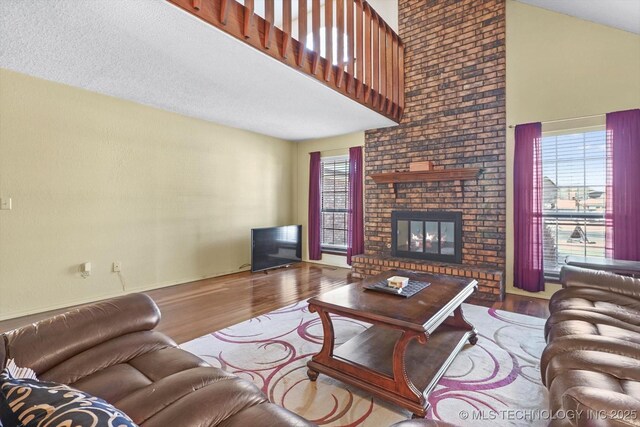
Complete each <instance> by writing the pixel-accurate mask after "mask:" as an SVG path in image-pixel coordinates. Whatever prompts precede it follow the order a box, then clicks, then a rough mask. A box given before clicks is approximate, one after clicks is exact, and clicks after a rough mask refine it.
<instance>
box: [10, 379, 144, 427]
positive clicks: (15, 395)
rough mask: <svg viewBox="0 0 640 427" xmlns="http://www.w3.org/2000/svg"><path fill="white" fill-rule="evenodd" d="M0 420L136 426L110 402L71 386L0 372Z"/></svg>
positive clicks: (29, 426)
mask: <svg viewBox="0 0 640 427" xmlns="http://www.w3.org/2000/svg"><path fill="white" fill-rule="evenodd" d="M0 419H1V420H2V424H4V425H5V426H16V427H36V426H44V425H51V426H73V427H85V426H87V427H137V426H136V424H135V423H134V422H133V421H131V419H129V417H128V416H126V415H125V414H124V413H122V412H121V411H119V410H117V409H116V408H114V407H113V406H111V405H110V404H108V403H107V402H105V401H104V400H102V399H98V398H97V397H93V396H91V395H89V394H87V393H84V392H82V391H78V390H74V389H72V388H71V387H68V386H66V385H62V384H56V383H51V382H41V381H37V380H32V379H17V378H13V377H12V376H11V374H9V372H8V371H7V370H6V369H5V370H4V371H2V373H0Z"/></svg>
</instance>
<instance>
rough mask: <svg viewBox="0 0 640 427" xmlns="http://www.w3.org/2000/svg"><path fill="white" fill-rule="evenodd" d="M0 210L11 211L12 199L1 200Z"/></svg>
mask: <svg viewBox="0 0 640 427" xmlns="http://www.w3.org/2000/svg"><path fill="white" fill-rule="evenodd" d="M0 210H3V211H10V210H11V197H2V198H0Z"/></svg>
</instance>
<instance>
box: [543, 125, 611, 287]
mask: <svg viewBox="0 0 640 427" xmlns="http://www.w3.org/2000/svg"><path fill="white" fill-rule="evenodd" d="M606 161H607V149H606V131H605V130H604V129H602V130H594V131H588V132H581V133H570V134H562V135H553V136H547V135H543V137H542V175H543V183H542V200H543V206H542V212H543V214H542V216H543V223H544V230H543V243H542V244H543V250H544V273H545V277H548V278H557V277H558V275H559V272H560V269H561V268H562V266H563V265H564V263H565V259H566V257H567V256H569V255H574V256H589V257H602V258H604V256H605V221H604V215H605V200H606V196H605V189H606Z"/></svg>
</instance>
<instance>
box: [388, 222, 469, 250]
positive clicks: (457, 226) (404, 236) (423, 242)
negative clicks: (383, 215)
mask: <svg viewBox="0 0 640 427" xmlns="http://www.w3.org/2000/svg"><path fill="white" fill-rule="evenodd" d="M392 222H393V224H392V229H393V230H392V231H393V255H394V256H406V257H409V258H421V259H429V260H434V261H448V262H456V263H460V262H461V261H460V260H461V258H462V254H461V246H462V245H461V243H462V242H461V234H462V215H461V214H460V213H459V212H393V214H392Z"/></svg>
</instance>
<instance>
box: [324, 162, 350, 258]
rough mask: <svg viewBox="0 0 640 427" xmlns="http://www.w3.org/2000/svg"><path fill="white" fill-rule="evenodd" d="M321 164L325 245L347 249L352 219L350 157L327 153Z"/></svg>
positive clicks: (325, 248) (328, 247)
mask: <svg viewBox="0 0 640 427" xmlns="http://www.w3.org/2000/svg"><path fill="white" fill-rule="evenodd" d="M320 165H321V167H320V172H321V177H320V194H321V230H320V239H321V242H322V249H323V250H326V251H336V252H346V250H347V227H348V222H349V218H348V214H349V157H348V156H339V157H323V158H322V159H321V161H320Z"/></svg>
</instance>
